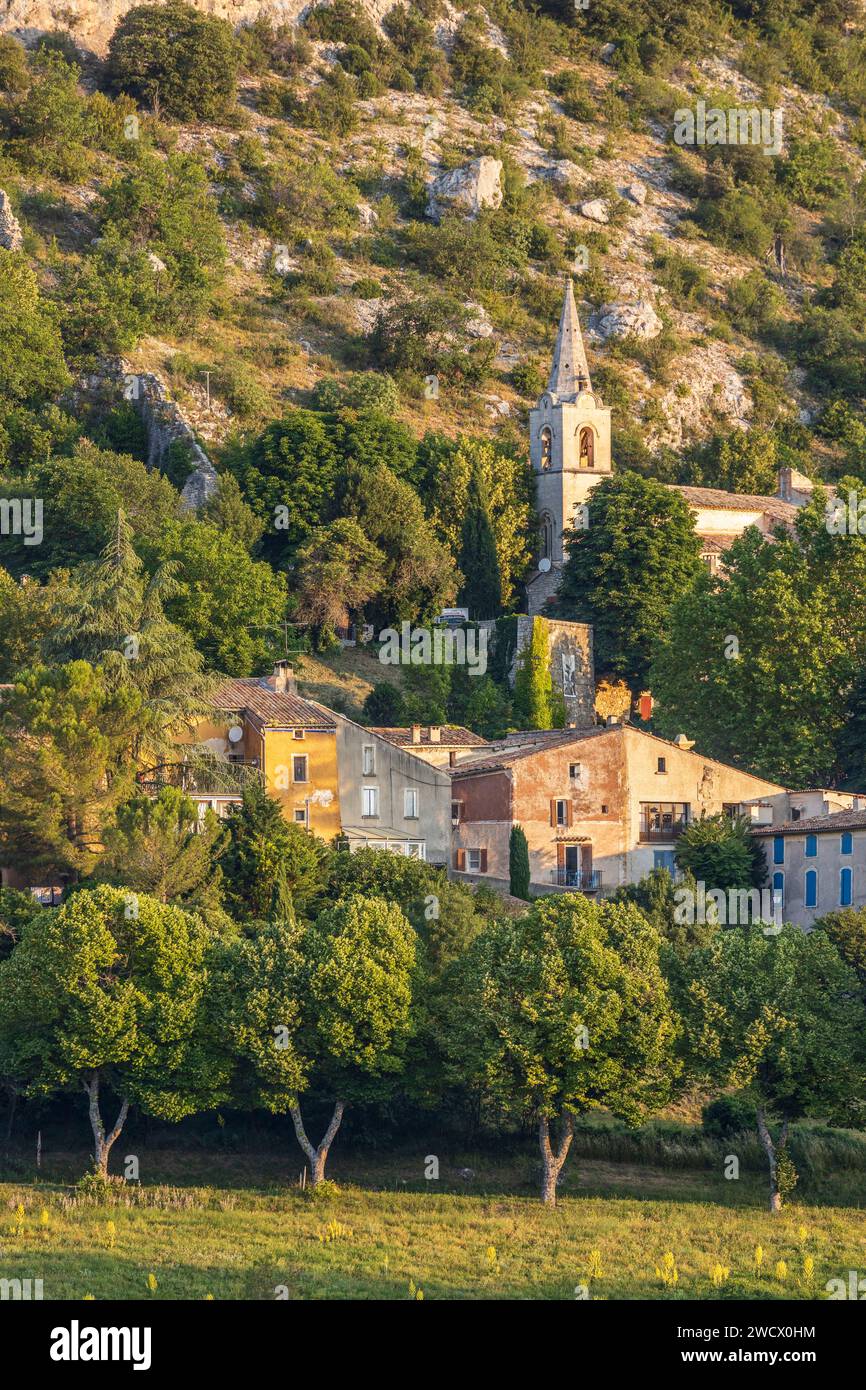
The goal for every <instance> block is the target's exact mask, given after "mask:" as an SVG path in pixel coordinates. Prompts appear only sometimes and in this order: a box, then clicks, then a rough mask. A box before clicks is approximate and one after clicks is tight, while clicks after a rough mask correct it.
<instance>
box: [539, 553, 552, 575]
mask: <svg viewBox="0 0 866 1390" xmlns="http://www.w3.org/2000/svg"><path fill="white" fill-rule="evenodd" d="M538 568H539V569H540V570H541V573H542V574H547V571H548V570H549V569H550V561H549V560H548V558H547V556H546V555H545V556H543V557H542V559H540V560H539V562H538Z"/></svg>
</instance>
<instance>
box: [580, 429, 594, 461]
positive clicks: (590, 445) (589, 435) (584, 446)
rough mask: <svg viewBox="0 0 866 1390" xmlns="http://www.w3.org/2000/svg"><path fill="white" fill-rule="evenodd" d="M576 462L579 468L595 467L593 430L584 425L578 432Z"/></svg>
mask: <svg viewBox="0 0 866 1390" xmlns="http://www.w3.org/2000/svg"><path fill="white" fill-rule="evenodd" d="M577 463H578V467H579V468H594V467H595V431H594V430H593V428H592V426H591V425H584V426H583V427H582V428H581V429H580V431H579V432H578V440H577Z"/></svg>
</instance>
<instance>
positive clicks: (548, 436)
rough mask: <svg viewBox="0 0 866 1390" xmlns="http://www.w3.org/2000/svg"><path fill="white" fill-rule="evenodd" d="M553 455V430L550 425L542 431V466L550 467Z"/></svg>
mask: <svg viewBox="0 0 866 1390" xmlns="http://www.w3.org/2000/svg"><path fill="white" fill-rule="evenodd" d="M552 457H553V432H552V430H551V429H550V427H549V426H548V425H545V427H544V429H543V430H542V431H541V466H542V468H549V467H550V462H551V459H552Z"/></svg>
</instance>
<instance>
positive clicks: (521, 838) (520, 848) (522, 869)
mask: <svg viewBox="0 0 866 1390" xmlns="http://www.w3.org/2000/svg"><path fill="white" fill-rule="evenodd" d="M508 873H509V878H510V880H511V882H510V884H509V892H510V893H511V895H512V897H514V898H523V899H524V900H526V901H528V900H529V845H528V844H527V843H526V836H525V834H524V833H523V829H522V827H521V826H519V825H513V826H512V827H511V835H510V837H509V840H508Z"/></svg>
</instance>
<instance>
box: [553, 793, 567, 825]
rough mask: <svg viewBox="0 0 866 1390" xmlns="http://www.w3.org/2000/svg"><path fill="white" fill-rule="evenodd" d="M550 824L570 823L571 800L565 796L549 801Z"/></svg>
mask: <svg viewBox="0 0 866 1390" xmlns="http://www.w3.org/2000/svg"><path fill="white" fill-rule="evenodd" d="M550 824H551V825H571V802H570V801H567V800H566V799H565V797H558V798H554V800H553V801H551V803H550Z"/></svg>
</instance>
